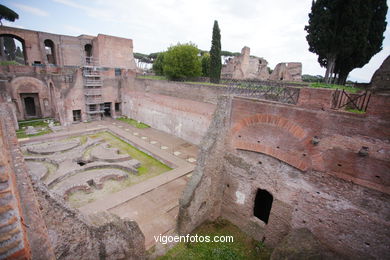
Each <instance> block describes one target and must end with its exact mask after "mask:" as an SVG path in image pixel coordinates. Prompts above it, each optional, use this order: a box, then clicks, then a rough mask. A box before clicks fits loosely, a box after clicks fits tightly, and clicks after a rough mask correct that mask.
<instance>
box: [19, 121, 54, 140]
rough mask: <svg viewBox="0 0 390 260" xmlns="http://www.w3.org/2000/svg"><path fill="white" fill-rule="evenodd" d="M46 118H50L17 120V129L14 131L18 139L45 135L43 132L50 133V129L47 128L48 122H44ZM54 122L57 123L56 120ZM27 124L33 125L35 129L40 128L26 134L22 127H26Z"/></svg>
mask: <svg viewBox="0 0 390 260" xmlns="http://www.w3.org/2000/svg"><path fill="white" fill-rule="evenodd" d="M48 119H50V118H42V119H36V120H22V121H18V123H19V130H17V131H16V136H17V138H19V139H20V138H27V137H32V136H40V135H45V134H48V133H51V132H52V131H51V130H50V128H49V124H48V123H46V122H44V121H46V120H48ZM54 124H55V125H59V123H58V122H55V123H54ZM28 126H33V127H34V128H36V129H37V130H38V129H40V130H39V131H38V132H37V133H36V134H31V135H28V134H26V132H25V129H23V128H27V127H28Z"/></svg>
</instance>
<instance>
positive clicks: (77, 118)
mask: <svg viewBox="0 0 390 260" xmlns="http://www.w3.org/2000/svg"><path fill="white" fill-rule="evenodd" d="M80 121H81V110H73V122H80Z"/></svg>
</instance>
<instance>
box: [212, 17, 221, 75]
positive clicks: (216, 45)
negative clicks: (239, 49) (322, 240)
mask: <svg viewBox="0 0 390 260" xmlns="http://www.w3.org/2000/svg"><path fill="white" fill-rule="evenodd" d="M221 68H222V62H221V32H220V30H219V27H218V21H214V26H213V38H212V40H211V50H210V82H213V83H219V80H220V79H221Z"/></svg>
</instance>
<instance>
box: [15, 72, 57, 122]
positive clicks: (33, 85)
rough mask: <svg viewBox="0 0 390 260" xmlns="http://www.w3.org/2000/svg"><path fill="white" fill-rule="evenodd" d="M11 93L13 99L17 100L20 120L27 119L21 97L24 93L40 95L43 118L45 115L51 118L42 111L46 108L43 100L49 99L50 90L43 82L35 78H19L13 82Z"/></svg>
mask: <svg viewBox="0 0 390 260" xmlns="http://www.w3.org/2000/svg"><path fill="white" fill-rule="evenodd" d="M11 91H12V98H13V99H14V100H16V106H17V108H18V111H20V114H19V116H18V119H25V118H24V116H25V115H24V112H23V111H24V109H23V102H22V100H21V97H20V94H22V93H32V94H38V98H39V100H38V101H39V107H40V108H41V114H42V116H44V115H43V114H45V116H50V115H47V114H46V113H47V112H46V111H45V110H42V109H43V108H44V107H45V106H44V103H43V100H44V99H48V98H49V88H48V86H47V84H45V83H44V82H43V81H41V80H39V79H37V78H33V77H17V78H14V79H13V80H12V81H11Z"/></svg>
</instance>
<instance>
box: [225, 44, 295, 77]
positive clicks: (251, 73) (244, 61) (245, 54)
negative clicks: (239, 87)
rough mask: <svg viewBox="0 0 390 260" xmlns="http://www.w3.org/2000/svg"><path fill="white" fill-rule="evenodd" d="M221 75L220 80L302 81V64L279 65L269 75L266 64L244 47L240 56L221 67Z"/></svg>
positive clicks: (262, 59) (288, 63)
mask: <svg viewBox="0 0 390 260" xmlns="http://www.w3.org/2000/svg"><path fill="white" fill-rule="evenodd" d="M221 75H222V78H226V79H237V80H275V81H302V63H300V62H287V63H285V62H283V63H279V64H277V65H276V67H275V69H274V70H273V71H272V73H271V74H270V71H269V68H268V62H267V61H266V60H265V59H264V58H258V57H254V56H251V55H250V48H249V47H246V46H245V47H244V48H242V50H241V55H239V56H237V57H233V58H230V59H229V60H228V62H227V63H226V64H225V65H223V67H222V72H221Z"/></svg>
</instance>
